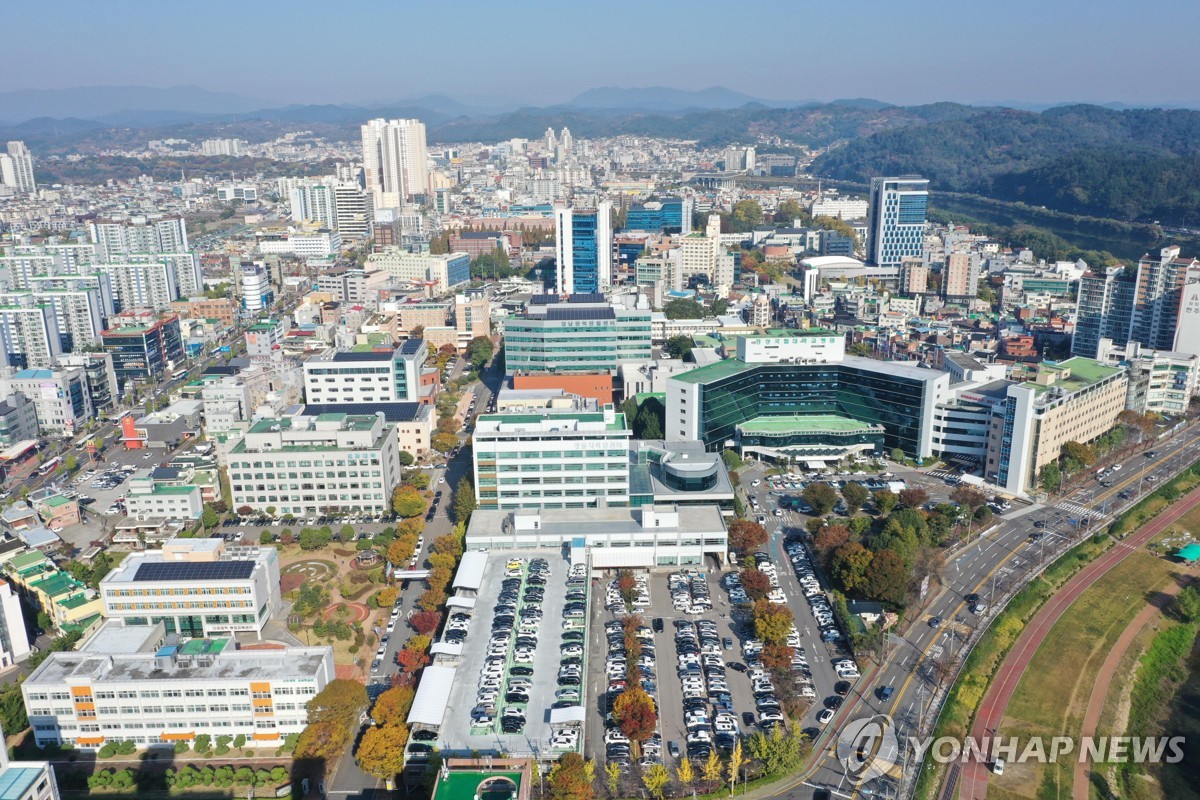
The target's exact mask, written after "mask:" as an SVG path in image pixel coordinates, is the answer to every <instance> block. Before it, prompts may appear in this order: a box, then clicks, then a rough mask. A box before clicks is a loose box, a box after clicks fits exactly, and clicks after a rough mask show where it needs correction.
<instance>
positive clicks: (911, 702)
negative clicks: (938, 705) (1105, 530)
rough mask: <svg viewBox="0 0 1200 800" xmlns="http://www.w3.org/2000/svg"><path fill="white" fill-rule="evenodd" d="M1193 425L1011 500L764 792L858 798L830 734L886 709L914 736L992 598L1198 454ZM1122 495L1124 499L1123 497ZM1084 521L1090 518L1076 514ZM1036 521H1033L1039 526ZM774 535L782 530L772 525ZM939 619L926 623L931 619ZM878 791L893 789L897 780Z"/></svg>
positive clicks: (794, 799) (952, 562)
mask: <svg viewBox="0 0 1200 800" xmlns="http://www.w3.org/2000/svg"><path fill="white" fill-rule="evenodd" d="M1192 432H1193V429H1191V428H1188V429H1183V430H1179V431H1176V432H1175V433H1173V434H1172V435H1170V437H1169V438H1165V439H1163V440H1159V441H1157V442H1155V443H1154V444H1153V445H1151V447H1153V449H1155V450H1157V456H1156V457H1154V458H1146V457H1145V455H1144V454H1143V453H1141V452H1138V453H1135V454H1131V455H1129V456H1128V457H1127V458H1126V463H1124V464H1123V465H1122V469H1121V470H1120V471H1119V472H1117V473H1115V475H1116V477H1112V478H1111V480H1109V479H1106V483H1108V484H1109V485H1107V486H1104V485H1101V484H1100V483H1099V482H1098V481H1096V480H1094V479H1091V478H1089V479H1088V480H1087V481H1086V482H1085V483H1084V484H1083V485H1082V486H1081V487H1080V488H1078V489H1076V490H1075V491H1074V492H1072V493H1070V494H1069V495H1068V496H1067V497H1065V498H1063V499H1058V500H1054V501H1052V502H1050V503H1049V504H1047V505H1041V504H1035V505H1017V506H1016V507H1015V508H1013V509H1012V510H1011V511H1009V512H1008V513H1007V514H1005V515H1004V516H1002V517H1001V518H1000V521H999V523H998V524H997V525H995V526H993V527H992V528H991V529H989V530H988V531H987V533H986V534H985V535H983V536H982V537H980V538H978V539H976V540H975V541H973V542H971V543H970V544H968V545H966V546H965V547H961V548H960V549H959V550H958V551H956V552H955V553H953V554H951V556H950V557H949V558H948V559H947V561H946V564H945V566H944V568H943V569H942V573H941V577H942V585H941V587H940V588H935V589H934V590H933V593H932V595H931V596H930V598H928V600H927V602H926V604H925V607H924V608H923V609H922V610H921V612H920V614H919V616H918V617H917V618H915V619H914V620H913V621H912V624H911V625H910V626H909V628H908V629H907V630H906V631H905V632H904V633H903V634H902V635H900V636H893V637H891V638H890V640H889V646H888V648H887V650H888V653H887V657H886V660H885V662H884V663H883V665H881V666H878V667H877V668H875V669H871V668H870V665H863V666H864V667H865V668H864V670H863V674H864V677H863V679H862V680H860V681H859V682H858V683H857V684H856V686H855V688H854V691H853V692H852V693H851V697H850V698H849V699H848V702H847V703H846V705H844V706H843V707H842V709H841V710H840V711H839V713H838V715H837V716H836V717H835V718H834V721H833V722H831V723H830V725H829V726H828V727H827V729H826V730H825V731H824V732H823V734H822V736H821V737H820V738H819V739H818V740H817V743H816V749H817V751H818V754H817V757H816V758H815V761H814V765H813V767H812V769H810V770H809V771H807V772H805V773H804V774H802V775H801V776H799V777H798V778H797V779H796V780H794V781H792V782H791V783H790V784H785V785H783V786H781V787H779V788H775V789H773V791H772V796H774V797H780V798H786V800H806V799H807V798H811V797H813V796H814V794H815V793H816V792H817V791H818V788H819V790H820V791H821V792H822V793H824V792H828V793H830V794H833V795H834V796H844V797H855V796H859V794H860V793H859V791H858V790H859V788H860V787H858V786H857V778H856V776H854V775H849V774H847V771H846V769H845V767H844V766H843V765H842V764H841V762H840V761H839V760H838V758H837V756H836V751H835V749H834V747H833V745H834V743H835V742H836V738H837V731H838V730H840V729H841V728H842V727H843V726H845V725H846V723H848V722H850V721H853V720H858V719H863V718H869V717H872V716H874V715H876V714H883V715H887V716H889V717H890V718H891V719H892V720H893V722H894V724H895V726H896V731H897V733H898V734H899V735H900V736H901V740H903V737H904V736H907V735H909V734H910V733H912V734H914V735H915V731H916V728H917V726H918V725H919V724H920V723H922V722H923V721H924V722H931V720H924V716H925V715H926V714H927V713H932V710H931V709H929V707H928V705H929V702H930V700H931V698H932V696H933V692H934V690H935V689H936V688H937V686H938V685H939V683H940V682H941V681H944V680H946V677H945V674H946V670H944V669H943V666H944V665H946V664H947V663H948V662H949V661H950V660H952V659H954V658H955V657H956V654H960V653H961V651H962V648H963V647H964V646H965V645H966V643H967V641H968V640H969V638H970V636H971V635H972V634H973V633H974V632H975V631H976V629H977V628H978V627H979V626H980V625H983V624H985V623H986V622H988V621H990V619H991V616H990V615H992V614H994V613H995V611H996V606H995V604H994V603H990V601H991V600H992V599H993V598H996V599H1000V598H1001V597H1002V596H1004V595H1006V594H1007V593H1009V592H1010V591H1011V590H1013V589H1014V588H1016V587H1019V586H1021V585H1023V584H1024V583H1025V582H1026V581H1027V580H1028V579H1029V578H1030V577H1031V575H1032V574H1033V573H1034V572H1036V571H1037V570H1038V569H1039V568H1040V567H1041V566H1042V565H1043V564H1044V563H1046V562H1047V561H1049V560H1050V559H1052V558H1053V557H1055V556H1057V555H1058V554H1060V553H1061V552H1063V551H1064V550H1065V549H1066V548H1067V547H1068V546H1069V545H1070V544H1072V543H1074V542H1078V541H1079V539H1080V538H1081V537H1082V536H1084V535H1087V533H1088V531H1090V530H1091V529H1092V528H1093V527H1097V526H1100V525H1102V524H1104V523H1105V522H1107V521H1109V520H1110V519H1111V515H1113V514H1115V513H1119V511H1120V509H1121V508H1124V507H1125V506H1126V505H1129V504H1132V503H1135V502H1137V499H1138V498H1139V497H1140V494H1141V493H1144V492H1149V491H1152V490H1153V488H1154V487H1155V486H1157V485H1159V484H1161V483H1162V482H1163V481H1165V480H1167V479H1169V478H1170V477H1172V476H1173V475H1175V474H1176V473H1178V472H1179V471H1180V470H1181V469H1183V468H1185V467H1187V466H1189V465H1190V464H1192V463H1193V462H1194V461H1196V460H1197V459H1200V441H1197V440H1196V439H1195V437H1194V436H1192V435H1191V434H1192ZM1122 493H1129V495H1128V498H1127V499H1124V498H1121V497H1120V495H1121V494H1122ZM1087 518H1091V519H1092V522H1091V523H1090V524H1087V523H1083V522H1082V520H1084V519H1087ZM1039 523H1040V527H1039ZM1034 531H1038V532H1042V533H1043V534H1044V535H1043V536H1042V537H1041V538H1040V540H1039V541H1038V542H1036V543H1034V542H1031V541H1030V534H1031V533H1033V532H1034ZM772 534H773V536H775V537H778V536H781V535H783V531H782V530H780V529H778V528H777V529H774V530H773V531H772ZM969 594H978V595H980V596H981V597H982V599H983V600H984V601H985V602H988V603H989V608H988V610H987V611H985V612H984V613H983V615H975V614H972V613H971V612H970V611H969V610H968V608H967V603H966V601H965V599H964V598H965V597H966V596H967V595H969ZM935 617H937V618H939V619H940V620H942V621H943V622H942V624H941V625H940V626H939V627H937V628H934V627H932V626H931V625H930V621H931V620H932V619H933V618H935ZM883 686H891V687H892V689H893V693H892V696H891V697H890V699H888V700H887V701H883V700H881V699H880V694H879V689H880V688H881V687H883ZM902 768H903V769H906V770H907V774H908V775H910V776H911V775H914V774H915V773H916V771H917V769H918V768H919V765H917V764H902ZM872 788H874V789H875V790H876V791H878V790H879V789H880V788H882V790H883V791H884V792H885V793H888V794H889V795H890V796H896V793H897V789H898V787H897V786H896V785H895V782H894V781H893V782H890V786H884V787H879V786H878V785H876V786H873V787H872Z"/></svg>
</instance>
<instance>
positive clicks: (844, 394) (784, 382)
mask: <svg viewBox="0 0 1200 800" xmlns="http://www.w3.org/2000/svg"><path fill="white" fill-rule="evenodd" d="M925 391H926V384H925V383H924V382H922V381H920V380H917V379H915V378H905V377H900V376H894V375H887V374H885V373H882V372H875V371H870V370H865V369H861V368H859V367H853V366H848V365H846V364H759V365H755V366H754V367H752V368H749V369H746V370H744V371H742V372H739V373H737V374H735V375H731V376H729V377H726V378H721V379H718V380H716V381H713V382H712V383H708V384H704V385H702V386H701V387H700V439H701V440H702V441H703V442H704V444H705V446H706V447H708V449H710V450H715V449H720V448H721V447H723V446H724V443H725V442H726V441H732V440H734V439H736V436H737V430H736V428H737V426H738V425H739V424H740V423H743V422H748V421H749V420H752V419H754V418H755V417H761V416H791V415H795V414H839V415H841V416H845V417H850V418H852V419H856V420H858V421H860V422H865V423H869V424H872V425H882V426H883V429H884V433H883V446H884V447H885V448H886V449H889V450H890V449H893V448H896V447H899V448H900V449H901V450H903V451H904V452H905V453H907V454H909V455H910V456H916V455H919V451H920V440H921V421H922V408H923V406H924V403H925ZM827 443H829V444H841V443H842V442H841V441H833V440H832V439H830V440H828V441H827ZM846 443H849V442H846ZM772 446H775V445H772Z"/></svg>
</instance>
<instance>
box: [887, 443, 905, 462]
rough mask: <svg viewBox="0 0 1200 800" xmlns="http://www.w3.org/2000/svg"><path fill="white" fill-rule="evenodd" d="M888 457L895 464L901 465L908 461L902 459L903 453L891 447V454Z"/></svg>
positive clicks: (897, 448)
mask: <svg viewBox="0 0 1200 800" xmlns="http://www.w3.org/2000/svg"><path fill="white" fill-rule="evenodd" d="M889 455H890V457H891V459H892V461H895V462H896V463H897V464H903V463H904V462H905V461H907V460H908V459H906V458H905V457H904V451H903V450H902V449H900V448H899V447H893V448H892V452H891V453H890V454H889Z"/></svg>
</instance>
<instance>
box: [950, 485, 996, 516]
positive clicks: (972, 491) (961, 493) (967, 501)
mask: <svg viewBox="0 0 1200 800" xmlns="http://www.w3.org/2000/svg"><path fill="white" fill-rule="evenodd" d="M950 499H951V500H952V501H953V502H955V503H958V504H959V505H960V506H963V507H965V508H966V509H967V510H968V511H971V512H972V513H973V512H974V511H975V509H977V508H979V507H980V506H985V505H987V495H985V494H984V493H983V492H981V491H979V490H978V489H976V488H975V487H974V486H970V485H967V484H961V483H960V484H959V485H958V486H955V487H954V488H953V489H952V490H950Z"/></svg>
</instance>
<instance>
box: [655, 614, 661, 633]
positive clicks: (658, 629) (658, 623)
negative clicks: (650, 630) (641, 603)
mask: <svg viewBox="0 0 1200 800" xmlns="http://www.w3.org/2000/svg"><path fill="white" fill-rule="evenodd" d="M653 626H654V632H655V633H662V632H663V618H662V617H655V618H654V623H653Z"/></svg>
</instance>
